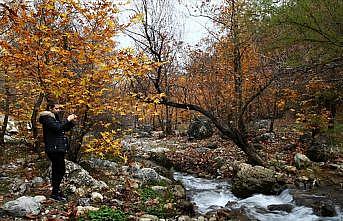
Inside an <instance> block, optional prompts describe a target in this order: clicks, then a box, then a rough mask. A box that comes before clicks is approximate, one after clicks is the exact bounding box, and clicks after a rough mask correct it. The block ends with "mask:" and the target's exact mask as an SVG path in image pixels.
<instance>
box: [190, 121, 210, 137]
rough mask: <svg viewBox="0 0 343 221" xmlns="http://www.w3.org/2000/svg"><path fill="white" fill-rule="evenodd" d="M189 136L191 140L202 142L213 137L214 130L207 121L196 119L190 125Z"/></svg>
mask: <svg viewBox="0 0 343 221" xmlns="http://www.w3.org/2000/svg"><path fill="white" fill-rule="evenodd" d="M187 134H188V138H189V139H197V140H202V139H206V138H209V137H211V136H212V134H213V128H212V125H211V123H210V122H209V121H208V120H207V119H205V118H196V119H194V120H193V121H192V122H191V123H190V125H189V127H188V131H187Z"/></svg>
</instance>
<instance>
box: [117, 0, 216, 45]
mask: <svg viewBox="0 0 343 221" xmlns="http://www.w3.org/2000/svg"><path fill="white" fill-rule="evenodd" d="M134 1H137V0H133V1H132V2H134ZM171 1H175V6H176V8H177V10H178V12H177V13H179V14H180V16H177V17H176V18H175V19H180V21H181V22H182V23H184V25H183V26H182V25H180V27H179V28H180V31H181V32H182V33H183V37H182V40H183V41H184V42H185V43H186V44H189V45H191V46H194V45H196V44H197V43H198V42H199V40H201V39H202V38H204V37H205V36H207V35H208V31H207V29H208V28H210V29H211V28H212V27H213V24H212V22H211V21H210V20H209V19H208V18H204V17H194V16H191V15H190V13H189V10H190V11H192V13H193V10H194V8H192V7H193V6H194V5H195V4H199V3H200V4H201V2H203V0H187V1H183V3H178V1H177V0H171ZM220 1H221V0H210V2H211V3H213V4H218V2H220ZM125 7H126V8H130V7H132V6H130V5H126V6H125ZM123 11H125V9H124V8H123ZM122 14H123V15H122V17H127V15H126V14H125V13H122ZM124 20H125V18H124ZM117 39H118V41H119V42H120V45H119V47H130V46H133V41H132V40H131V39H130V38H129V37H125V36H123V35H120V36H119V37H118V38H117Z"/></svg>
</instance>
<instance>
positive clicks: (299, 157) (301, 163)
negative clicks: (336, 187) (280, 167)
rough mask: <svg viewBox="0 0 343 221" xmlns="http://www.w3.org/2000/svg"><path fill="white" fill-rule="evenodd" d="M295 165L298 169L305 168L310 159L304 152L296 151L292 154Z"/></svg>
mask: <svg viewBox="0 0 343 221" xmlns="http://www.w3.org/2000/svg"><path fill="white" fill-rule="evenodd" d="M294 162H295V166H296V167H297V168H298V169H302V168H306V167H308V166H309V165H310V164H311V160H310V159H309V158H308V157H307V156H305V155H304V154H301V153H297V154H295V156H294Z"/></svg>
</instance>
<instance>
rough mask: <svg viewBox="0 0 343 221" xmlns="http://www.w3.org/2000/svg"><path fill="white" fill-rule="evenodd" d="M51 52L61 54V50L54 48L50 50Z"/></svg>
mask: <svg viewBox="0 0 343 221" xmlns="http://www.w3.org/2000/svg"><path fill="white" fill-rule="evenodd" d="M50 51H52V52H60V48H58V47H52V48H50Z"/></svg>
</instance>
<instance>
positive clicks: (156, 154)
mask: <svg viewBox="0 0 343 221" xmlns="http://www.w3.org/2000/svg"><path fill="white" fill-rule="evenodd" d="M122 144H123V149H124V151H125V152H126V154H127V155H128V156H129V162H128V163H127V164H123V163H122V162H115V161H112V160H110V159H108V160H105V159H99V158H97V157H95V156H87V157H85V158H83V159H82V160H81V162H79V164H75V163H72V162H70V161H67V173H66V176H65V179H64V183H63V189H64V190H65V193H66V194H67V196H68V198H69V201H68V202H65V203H58V202H55V201H53V200H51V199H49V193H50V189H51V186H50V183H49V178H48V177H49V173H50V169H49V164H48V161H47V159H46V158H45V157H44V156H38V155H36V154H33V153H32V152H30V151H27V152H24V153H25V154H23V156H20V155H16V154H17V153H20V150H19V152H18V151H17V150H16V151H14V149H9V150H8V151H13V153H12V154H13V156H12V157H13V160H11V159H8V160H7V162H4V163H3V164H2V165H1V171H0V181H1V188H0V190H1V197H0V203H1V208H2V209H1V211H0V217H1V219H2V220H12V219H13V217H17V218H16V219H17V220H26V219H39V220H49V219H71V218H73V217H74V218H82V217H83V218H84V219H86V220H87V219H89V214H92V212H90V211H97V212H94V213H95V214H97V215H99V214H109V213H110V214H111V213H113V215H115V216H119V217H122V218H125V219H127V220H142V221H148V220H180V221H181V220H199V221H200V220H211V221H214V220H254V219H255V220H303V219H305V220H306V219H307V220H311V218H313V219H312V220H316V219H317V220H319V219H322V217H325V219H326V218H327V217H330V218H327V220H339V219H340V218H342V215H341V208H342V199H343V197H341V196H342V195H341V194H342V189H341V188H342V186H341V185H342V183H343V180H342V167H341V164H340V162H339V161H338V162H330V163H313V162H310V161H308V159H306V158H303V156H302V155H300V154H299V155H298V158H296V159H294V154H292V157H291V158H290V157H289V156H288V155H287V153H289V152H287V153H285V155H283V156H279V158H278V159H271V160H270V161H269V162H270V163H269V167H268V168H263V167H257V168H255V167H252V166H251V165H248V164H245V163H244V162H246V159H245V156H244V154H243V153H242V152H241V151H240V150H239V149H237V148H236V147H235V146H234V145H232V143H231V142H230V141H225V140H220V138H218V137H213V138H211V139H207V140H205V141H188V140H187V139H186V138H183V137H173V138H168V139H166V138H159V137H157V136H155V137H154V136H153V137H140V138H137V137H127V138H126V139H124V140H123V143H122ZM272 145H275V144H272ZM6 154H8V155H9V156H10V155H11V154H10V153H6ZM284 159H290V160H289V161H287V160H284ZM295 161H296V162H298V163H299V167H298V168H297V167H295V166H296V162H295ZM175 171H180V172H183V173H182V174H181V173H174V172H175ZM240 171H241V172H240ZM248 171H249V172H248ZM184 173H186V174H184ZM239 174H241V175H239ZM249 176H250V177H249ZM204 178H205V179H204ZM249 180H250V181H249ZM249 182H250V183H249ZM253 184H258V185H253ZM274 184H280V185H279V186H278V185H274ZM232 185H233V186H232ZM259 185H261V186H262V187H263V188H262V189H263V190H265V189H266V188H265V187H269V186H270V187H272V188H270V189H269V190H268V191H267V192H263V193H264V194H273V195H262V194H259V193H260V192H261V189H259V188H260V187H261V186H259ZM233 190H234V191H233ZM235 190H240V191H236V192H235ZM233 192H235V194H236V195H234V194H233ZM240 193H249V194H248V195H246V196H241V195H240ZM24 205H25V206H26V207H25V208H23V207H22V206H24ZM104 206H106V207H104ZM108 209H109V210H108ZM325 219H324V220H325Z"/></svg>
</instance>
